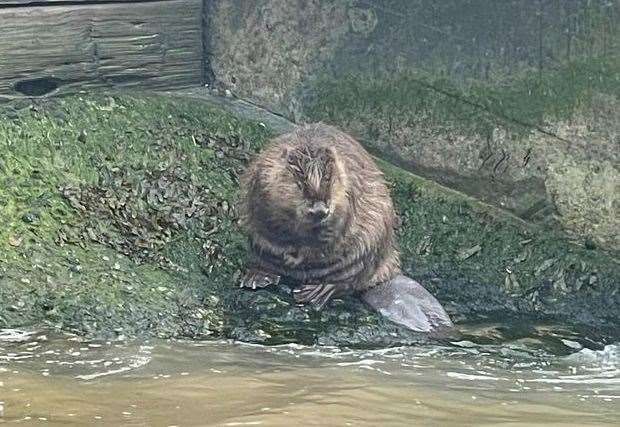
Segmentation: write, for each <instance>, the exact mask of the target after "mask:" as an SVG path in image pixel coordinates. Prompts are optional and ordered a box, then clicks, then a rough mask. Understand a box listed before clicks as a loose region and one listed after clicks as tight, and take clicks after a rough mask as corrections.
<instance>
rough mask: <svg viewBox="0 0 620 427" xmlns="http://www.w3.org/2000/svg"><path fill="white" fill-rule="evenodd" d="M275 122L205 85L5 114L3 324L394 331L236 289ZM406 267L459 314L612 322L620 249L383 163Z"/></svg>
mask: <svg viewBox="0 0 620 427" xmlns="http://www.w3.org/2000/svg"><path fill="white" fill-rule="evenodd" d="M269 135H270V130H269V129H266V127H265V126H264V125H262V124H260V123H256V122H249V121H244V120H242V119H240V118H237V117H234V116H233V115H231V114H229V113H226V112H224V111H223V110H219V109H216V108H214V107H212V106H209V105H208V103H206V102H204V101H199V100H179V99H172V98H166V97H162V96H138V95H123V96H119V95H117V94H112V95H97V96H89V97H77V96H76V97H69V98H64V99H61V100H56V101H53V102H52V101H50V102H47V103H45V104H42V105H33V106H30V107H29V108H26V109H22V110H19V111H17V112H16V111H9V110H6V111H5V112H3V113H2V115H1V117H0V221H2V224H3V227H2V229H0V250H1V253H0V327H15V326H23V325H38V324H49V325H53V326H57V327H60V328H64V329H68V330H73V331H76V332H78V333H85V334H96V335H111V334H112V335H113V334H118V335H125V336H133V335H139V334H146V335H157V336H162V337H172V336H176V337H182V336H184V337H205V336H214V337H227V338H236V339H243V340H247V341H255V342H268V343H280V342H303V343H314V342H319V343H331V344H346V345H388V344H395V343H408V342H409V343H410V342H415V341H416V340H419V337H418V336H416V335H415V334H412V333H410V332H407V331H405V330H403V329H402V328H399V327H397V326H395V325H392V324H390V323H389V322H387V321H386V320H385V319H382V318H381V317H379V316H377V315H376V314H374V313H372V312H370V311H368V310H367V309H366V308H365V307H364V306H363V305H362V304H361V303H359V302H357V301H356V300H354V299H349V300H347V301H342V302H336V303H335V304H333V305H332V306H331V307H330V308H329V309H328V310H326V311H325V312H324V313H321V314H318V313H314V312H312V311H310V310H307V309H305V308H300V307H296V306H295V305H294V304H293V303H292V299H291V298H290V295H289V293H290V291H289V290H288V289H287V288H286V287H285V288H283V289H281V290H279V291H277V292H275V291H259V292H248V291H242V290H240V289H238V288H237V286H236V282H237V280H238V278H239V275H240V274H241V271H242V269H243V260H244V254H245V243H244V239H243V238H242V236H241V235H240V234H239V232H238V230H237V227H236V226H235V222H236V211H235V199H236V193H237V185H238V184H237V178H238V175H239V173H240V172H241V170H242V169H243V167H244V165H245V164H246V162H247V161H248V159H249V158H250V157H251V156H252V155H253V153H255V152H256V151H257V150H258V149H260V147H261V146H262V145H263V144H264V143H265V142H266V141H267V140H268V137H269ZM382 166H383V167H384V169H385V170H386V172H387V176H388V179H389V180H390V182H391V184H392V190H393V195H394V198H395V201H396V203H397V206H398V209H399V211H400V213H401V217H402V227H401V229H400V231H399V233H400V238H401V244H402V246H403V253H404V260H405V266H406V267H407V270H408V271H409V273H410V274H411V275H412V276H413V277H415V278H418V279H420V280H422V281H423V282H424V283H425V284H426V285H427V286H428V287H429V288H431V289H432V290H433V291H434V292H436V294H437V295H438V296H439V298H440V299H441V301H442V302H443V303H444V304H445V305H446V307H447V308H448V310H449V311H450V313H451V314H452V315H453V316H454V317H455V319H457V320H459V321H464V320H469V319H474V318H476V317H478V316H486V315H489V314H492V313H499V314H502V315H526V316H532V315H535V316H537V315H539V314H540V315H545V316H546V315H550V316H553V317H556V318H561V319H564V320H565V321H569V322H575V323H580V324H586V325H596V326H601V327H604V326H612V325H613V324H614V322H616V321H617V319H618V312H619V307H620V304H619V301H618V299H619V298H620V296H619V295H618V292H617V283H618V276H619V274H618V269H617V264H616V263H615V261H614V260H613V259H611V258H608V257H606V256H605V255H603V254H601V253H599V252H597V251H592V250H588V249H586V248H582V247H578V246H575V245H572V244H571V243H569V242H567V241H565V240H564V239H562V238H561V237H560V236H558V235H556V234H551V233H544V232H541V231H540V230H530V229H529V228H528V227H527V226H525V225H524V224H523V223H521V222H520V221H518V220H516V219H513V218H512V217H510V216H506V215H504V214H501V213H499V212H498V211H496V210H494V209H492V208H488V207H485V206H483V205H480V204H479V203H477V202H475V201H474V200H472V199H469V198H466V197H464V196H462V195H460V194H459V193H454V192H448V191H446V190H444V189H443V188H441V187H438V186H436V185H434V184H432V183H430V182H428V181H425V180H422V179H419V178H416V177H414V176H413V175H410V174H408V173H405V172H403V171H402V170H400V169H397V168H395V167H393V166H390V165H388V164H383V163H382Z"/></svg>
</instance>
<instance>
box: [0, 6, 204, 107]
mask: <svg viewBox="0 0 620 427" xmlns="http://www.w3.org/2000/svg"><path fill="white" fill-rule="evenodd" d="M201 13H202V0H174V1H160V2H152V3H114V4H100V5H78V6H75V5H74V6H50V7H35V8H8V9H0V22H2V43H0V95H5V96H7V95H16V96H19V95H20V92H19V91H18V90H16V88H17V89H23V87H24V85H25V86H27V85H28V81H29V80H33V79H43V81H44V82H45V83H46V84H49V85H50V86H51V87H52V88H53V87H54V86H58V89H57V90H58V91H62V92H71V91H73V90H76V89H85V88H86V89H87V88H91V87H101V86H140V87H144V88H148V89H168V88H180V87H187V86H191V85H196V84H199V83H201V82H202V75H203V71H202V42H201V36H202V22H201V17H202V15H201ZM24 82H25V83H24ZM20 85H21V86H20ZM22 93H23V92H22Z"/></svg>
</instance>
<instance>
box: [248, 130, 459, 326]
mask: <svg viewBox="0 0 620 427" xmlns="http://www.w3.org/2000/svg"><path fill="white" fill-rule="evenodd" d="M239 213H240V224H241V226H242V227H243V229H244V231H245V233H246V234H247V236H248V239H249V247H250V256H249V261H248V270H247V272H246V274H245V275H244V277H243V278H242V280H241V287H247V288H251V289H257V288H263V287H266V286H269V285H275V284H278V283H279V281H280V279H281V278H282V277H286V278H288V279H291V280H292V281H294V282H297V283H299V284H300V286H299V287H297V288H296V289H294V291H293V296H294V298H295V300H296V302H297V303H300V304H311V305H312V306H314V307H315V308H317V309H322V308H323V307H324V306H325V305H326V304H327V303H328V302H329V301H330V299H332V298H334V297H339V296H343V295H346V294H361V295H362V297H363V299H364V300H365V301H366V302H367V303H368V304H370V305H371V306H373V307H374V308H376V309H377V310H379V311H380V312H381V313H383V314H384V315H386V316H388V317H392V318H394V319H396V321H397V322H398V323H401V324H405V325H407V326H409V327H411V328H412V329H416V328H417V329H424V328H426V329H429V328H430V327H432V326H433V325H435V324H436V323H437V324H442V321H443V324H447V323H448V322H449V318H448V316H447V315H446V314H445V311H444V310H443V308H442V307H441V305H439V303H438V302H437V301H436V300H435V299H434V298H433V297H432V295H430V294H429V293H428V292H427V291H426V290H425V289H423V288H422V287H421V285H419V284H418V283H417V282H415V281H413V280H411V279H408V278H406V277H405V276H403V275H402V273H401V270H400V255H399V251H398V246H397V243H396V238H395V226H396V224H397V215H396V212H395V210H394V206H393V203H392V200H391V197H390V194H389V189H388V187H387V185H386V182H385V180H384V176H383V173H382V172H381V171H380V170H379V168H378V167H377V166H376V165H375V163H374V161H373V159H372V157H371V156H370V154H368V152H367V151H366V150H365V149H364V148H363V147H362V146H361V145H360V144H359V143H358V142H357V141H356V140H355V139H353V138H352V137H351V136H349V135H348V134H346V133H344V132H342V131H339V130H338V129H336V128H335V127H332V126H329V125H326V124H323V123H315V124H308V125H303V126H299V127H297V128H296V129H295V130H293V131H292V132H289V133H287V134H284V135H281V136H279V137H276V138H275V139H273V140H272V141H271V143H270V144H268V146H267V147H266V148H265V149H264V150H263V151H262V152H261V153H260V155H259V156H258V157H257V158H256V159H254V161H253V162H251V163H250V165H249V166H248V168H247V169H246V171H245V172H244V174H243V176H242V177H241V202H240V206H239ZM407 287H409V291H410V292H409V294H410V295H414V294H415V298H414V299H412V298H409V299H407V298H404V299H403V298H399V296H401V297H402V294H403V292H407V291H406V289H407ZM422 300H424V301H426V302H427V303H424V304H422V303H421V302H420V301H422ZM403 301H407V302H406V304H405V305H407V304H409V305H411V304H414V305H416V307H414V308H412V309H411V310H407V307H405V310H404V311H403ZM416 301H417V302H416ZM428 301H430V303H428ZM433 301H434V302H433ZM423 306H424V308H421V307H423ZM408 317H413V320H412V319H409V318H408ZM423 317H425V318H424V319H423ZM431 318H432V319H436V320H437V319H438V320H437V321H433V322H434V323H433V322H431V321H430V320H429V319H431ZM438 322H439V323H438ZM425 325H426V326H425ZM429 325H430V326H429Z"/></svg>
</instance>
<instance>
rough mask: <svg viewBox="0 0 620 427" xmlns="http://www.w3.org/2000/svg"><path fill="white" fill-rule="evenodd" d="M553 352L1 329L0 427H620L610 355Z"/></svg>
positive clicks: (617, 372) (536, 346)
mask: <svg viewBox="0 0 620 427" xmlns="http://www.w3.org/2000/svg"><path fill="white" fill-rule="evenodd" d="M489 330H492V327H490V329H489V327H488V326H487V327H486V332H485V333H489ZM563 342H564V345H565V346H566V349H567V350H568V351H565V352H564V353H565V354H564V355H562V356H558V355H553V354H551V353H549V352H548V351H547V350H545V349H544V348H542V349H541V345H540V344H541V343H540V342H536V340H530V339H520V340H517V341H514V342H507V343H503V344H502V345H479V344H474V343H473V342H469V341H463V342H458V343H453V344H452V345H446V346H426V347H421V348H393V349H385V350H375V351H364V350H344V349H336V348H318V347H317V348H314V347H300V346H281V347H261V346H252V345H245V344H238V343H228V342H201V343H191V342H152V343H148V344H143V345H139V344H127V343H113V342H86V341H82V340H81V339H79V338H77V337H71V336H53V334H49V333H48V334H44V333H42V332H39V333H36V332H33V333H22V332H20V331H0V424H3V423H5V424H12V423H15V424H20V425H46V424H52V425H91V424H92V425H110V426H119V425H144V426H172V425H175V426H209V425H216V426H218V425H219V426H245V425H249V426H253V425H265V426H291V425H303V426H305V425H316V426H346V425H353V426H379V425H381V426H389V425H395V426H396V425H416V426H421V425H441V426H463V425H502V426H505V425H543V424H545V425H580V426H585V425H619V420H620V350H619V348H620V346H618V345H608V346H606V347H605V348H603V349H600V350H589V349H584V348H580V345H579V344H578V343H577V342H573V341H570V340H564V341H563ZM571 351H572V354H570V352H571Z"/></svg>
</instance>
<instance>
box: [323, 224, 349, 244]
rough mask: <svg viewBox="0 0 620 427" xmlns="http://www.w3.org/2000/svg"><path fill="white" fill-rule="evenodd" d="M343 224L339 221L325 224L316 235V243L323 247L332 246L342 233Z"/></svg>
mask: <svg viewBox="0 0 620 427" xmlns="http://www.w3.org/2000/svg"><path fill="white" fill-rule="evenodd" d="M342 225H343V222H342V220H341V219H333V220H332V221H330V222H329V223H327V224H324V225H323V226H322V227H321V228H320V229H319V230H318V233H317V239H318V241H319V242H320V243H321V244H323V245H330V244H334V243H335V242H336V241H337V240H338V238H339V237H340V234H341V232H342Z"/></svg>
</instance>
